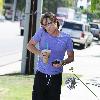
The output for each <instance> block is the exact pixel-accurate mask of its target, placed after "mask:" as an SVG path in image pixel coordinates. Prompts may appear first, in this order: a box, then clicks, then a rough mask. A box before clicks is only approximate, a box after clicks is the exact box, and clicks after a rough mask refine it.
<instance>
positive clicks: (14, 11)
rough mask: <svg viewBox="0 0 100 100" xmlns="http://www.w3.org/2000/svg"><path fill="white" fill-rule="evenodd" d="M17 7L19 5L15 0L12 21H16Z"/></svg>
mask: <svg viewBox="0 0 100 100" xmlns="http://www.w3.org/2000/svg"><path fill="white" fill-rule="evenodd" d="M16 5H17V0H14V4H13V15H12V21H14V19H15V13H16Z"/></svg>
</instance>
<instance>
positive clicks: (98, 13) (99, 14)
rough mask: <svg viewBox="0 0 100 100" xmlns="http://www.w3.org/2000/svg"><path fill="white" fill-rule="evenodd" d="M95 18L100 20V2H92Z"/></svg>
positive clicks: (93, 0)
mask: <svg viewBox="0 0 100 100" xmlns="http://www.w3.org/2000/svg"><path fill="white" fill-rule="evenodd" d="M91 11H92V14H93V18H95V19H100V0H91Z"/></svg>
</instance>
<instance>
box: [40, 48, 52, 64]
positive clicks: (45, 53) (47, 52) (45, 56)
mask: <svg viewBox="0 0 100 100" xmlns="http://www.w3.org/2000/svg"><path fill="white" fill-rule="evenodd" d="M41 53H42V60H43V62H44V63H48V59H49V57H50V53H51V50H48V49H44V50H42V51H41Z"/></svg>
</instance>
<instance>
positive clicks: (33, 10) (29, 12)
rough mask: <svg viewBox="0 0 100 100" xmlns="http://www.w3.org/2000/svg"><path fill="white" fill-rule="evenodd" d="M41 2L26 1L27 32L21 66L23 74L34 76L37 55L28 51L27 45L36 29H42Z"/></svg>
mask: <svg viewBox="0 0 100 100" xmlns="http://www.w3.org/2000/svg"><path fill="white" fill-rule="evenodd" d="M40 1H41V0H26V11H25V15H26V16H25V25H24V29H25V30H24V42H23V54H22V64H21V73H24V74H33V73H34V70H35V68H34V65H36V63H35V62H34V59H35V61H36V60H37V58H35V55H34V54H32V53H31V52H29V51H28V50H27V49H26V45H27V43H28V41H29V40H30V39H31V37H32V36H33V35H34V33H35V32H36V27H38V28H39V27H40V26H39V22H38V21H39V19H40V15H41V12H40V11H41V9H42V6H41V8H40V5H41V3H42V2H41V3H40ZM39 4H40V5H39ZM37 6H38V7H37ZM39 8H40V9H39ZM37 9H39V10H37ZM38 11H39V12H38ZM38 14H39V15H38ZM27 18H28V19H27ZM37 20H38V21H37ZM36 23H37V24H36Z"/></svg>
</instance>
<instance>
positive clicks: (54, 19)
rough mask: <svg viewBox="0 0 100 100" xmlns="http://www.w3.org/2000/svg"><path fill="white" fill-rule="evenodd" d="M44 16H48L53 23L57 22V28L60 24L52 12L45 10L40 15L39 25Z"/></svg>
mask: <svg viewBox="0 0 100 100" xmlns="http://www.w3.org/2000/svg"><path fill="white" fill-rule="evenodd" d="M45 18H46V19H47V18H49V19H50V20H51V21H52V22H53V23H57V27H58V28H59V26H60V24H59V21H58V19H57V18H56V16H55V14H53V13H52V12H46V13H44V14H43V15H42V17H41V21H40V23H41V25H43V20H44V19H45Z"/></svg>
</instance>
